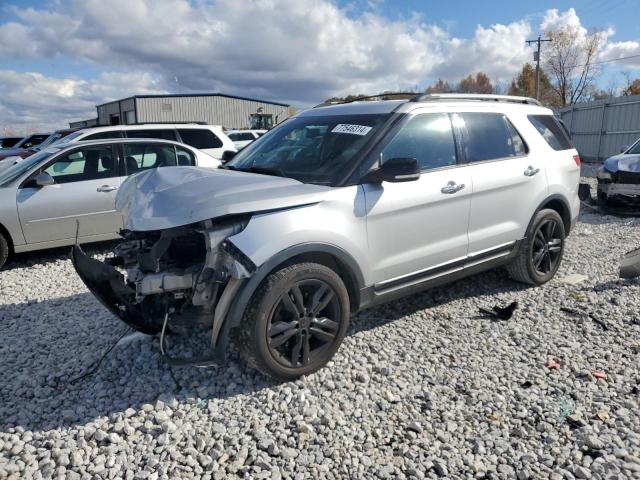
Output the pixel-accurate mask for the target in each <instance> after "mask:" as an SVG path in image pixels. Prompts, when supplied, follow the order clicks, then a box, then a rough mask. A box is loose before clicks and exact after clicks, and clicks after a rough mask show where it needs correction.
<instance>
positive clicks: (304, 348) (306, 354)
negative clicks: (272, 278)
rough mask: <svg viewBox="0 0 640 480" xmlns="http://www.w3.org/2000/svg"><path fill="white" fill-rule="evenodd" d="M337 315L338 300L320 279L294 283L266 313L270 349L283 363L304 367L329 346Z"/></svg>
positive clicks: (335, 326) (331, 342)
mask: <svg viewBox="0 0 640 480" xmlns="http://www.w3.org/2000/svg"><path fill="white" fill-rule="evenodd" d="M340 318H341V311H340V302H339V301H338V297H337V296H336V293H335V292H334V291H333V289H332V288H331V286H330V285H328V284H327V283H326V282H324V281H322V280H319V279H308V280H301V281H298V282H295V283H293V284H292V285H291V287H290V288H289V289H288V290H287V291H286V292H285V293H284V295H282V297H281V298H280V300H279V301H278V302H277V304H276V305H275V307H274V309H273V311H272V312H271V315H270V316H269V321H268V323H267V337H268V339H267V344H268V346H269V352H271V355H273V358H274V359H276V360H277V361H278V362H279V363H281V364H282V365H284V366H287V367H292V368H296V367H300V366H302V367H304V366H307V365H309V364H310V363H311V362H312V361H313V360H315V359H317V358H318V357H319V356H322V352H323V351H326V350H327V349H328V348H330V347H331V345H332V344H333V342H334V340H335V338H336V335H337V334H338V330H339V328H340Z"/></svg>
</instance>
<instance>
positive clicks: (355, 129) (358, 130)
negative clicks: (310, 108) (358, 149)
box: [331, 123, 371, 135]
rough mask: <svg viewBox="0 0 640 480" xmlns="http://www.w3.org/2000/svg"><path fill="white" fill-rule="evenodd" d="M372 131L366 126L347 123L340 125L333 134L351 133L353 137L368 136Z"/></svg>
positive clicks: (334, 128) (334, 129)
mask: <svg viewBox="0 0 640 480" xmlns="http://www.w3.org/2000/svg"><path fill="white" fill-rule="evenodd" d="M370 130H371V127H367V126H366V125H349V124H347V123H339V124H338V125H336V126H335V127H333V130H331V132H332V133H350V134H351V135H366V134H367V133H369V131H370Z"/></svg>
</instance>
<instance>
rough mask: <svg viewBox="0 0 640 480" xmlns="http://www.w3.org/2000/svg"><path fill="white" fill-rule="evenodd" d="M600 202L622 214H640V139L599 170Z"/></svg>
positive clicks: (608, 160) (610, 159) (607, 161)
mask: <svg viewBox="0 0 640 480" xmlns="http://www.w3.org/2000/svg"><path fill="white" fill-rule="evenodd" d="M596 176H597V178H598V202H599V203H601V204H603V205H604V206H605V207H606V208H608V209H610V210H612V211H614V212H616V213H622V214H625V213H626V214H634V215H637V214H638V213H640V139H638V140H637V141H636V142H635V143H634V144H633V145H631V146H630V147H628V148H625V149H623V151H622V153H620V154H618V155H614V156H613V157H611V158H608V159H607V160H605V161H604V163H603V164H602V167H600V169H599V170H598V173H597V175H596Z"/></svg>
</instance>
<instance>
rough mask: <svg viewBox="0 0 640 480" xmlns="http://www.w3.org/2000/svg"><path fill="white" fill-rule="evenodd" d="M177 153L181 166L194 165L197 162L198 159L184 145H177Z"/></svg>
mask: <svg viewBox="0 0 640 480" xmlns="http://www.w3.org/2000/svg"><path fill="white" fill-rule="evenodd" d="M176 154H177V155H178V166H180V167H189V166H190V167H193V166H195V164H196V159H195V157H194V155H193V153H191V151H190V150H187V149H186V148H182V147H176Z"/></svg>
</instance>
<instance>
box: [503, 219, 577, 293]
mask: <svg viewBox="0 0 640 480" xmlns="http://www.w3.org/2000/svg"><path fill="white" fill-rule="evenodd" d="M564 238H565V231H564V223H563V222H562V217H560V215H559V214H558V212H556V211H555V210H551V209H544V210H540V211H539V212H538V213H536V216H535V217H534V219H533V221H532V222H531V226H530V227H529V230H528V231H527V235H526V237H525V239H524V241H523V242H522V245H520V250H519V252H518V256H517V257H516V258H515V259H514V260H513V262H511V263H510V264H509V265H507V271H508V272H509V275H510V276H511V278H513V279H514V280H517V281H519V282H523V283H528V284H530V285H542V284H543V283H546V282H548V281H549V280H551V279H552V278H553V276H554V275H555V274H556V272H557V271H558V267H560V261H561V260H562V255H563V253H564Z"/></svg>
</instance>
